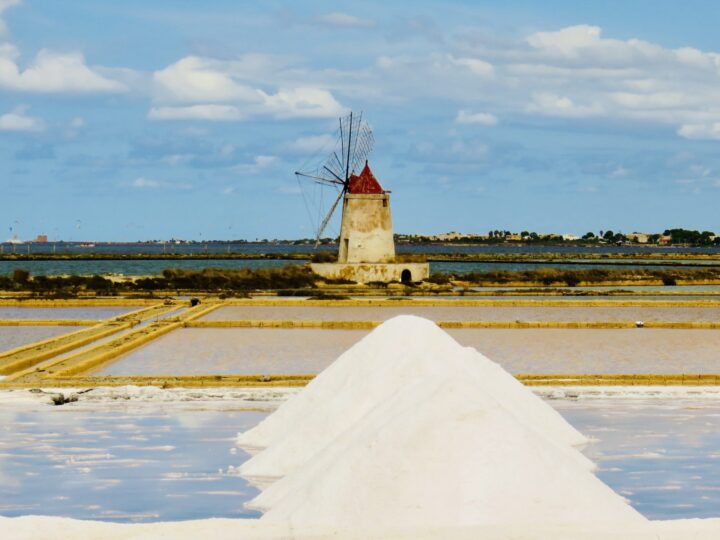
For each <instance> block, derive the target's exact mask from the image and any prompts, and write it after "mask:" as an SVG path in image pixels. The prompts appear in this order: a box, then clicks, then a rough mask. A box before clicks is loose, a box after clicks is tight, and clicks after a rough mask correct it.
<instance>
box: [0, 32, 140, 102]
mask: <svg viewBox="0 0 720 540" xmlns="http://www.w3.org/2000/svg"><path fill="white" fill-rule="evenodd" d="M18 56H19V52H18V50H17V49H16V48H15V47H14V46H13V45H11V44H9V43H4V44H2V45H1V46H0V87H2V88H6V89H9V90H17V91H26V92H39V93H55V92H68V93H85V92H123V91H126V90H127V88H126V87H125V86H124V85H123V84H121V83H119V82H117V81H114V80H111V79H108V78H106V77H104V76H102V75H100V74H99V73H97V72H96V71H94V70H93V69H92V68H90V67H89V66H88V65H87V64H86V63H85V58H84V57H83V55H82V54H81V53H79V52H70V53H61V52H56V51H51V50H48V49H42V50H41V51H39V52H38V53H37V55H36V56H35V58H34V59H33V61H32V62H31V63H30V64H29V65H28V66H27V67H26V68H25V69H24V70H22V69H20V67H19V66H18V64H17V58H18Z"/></svg>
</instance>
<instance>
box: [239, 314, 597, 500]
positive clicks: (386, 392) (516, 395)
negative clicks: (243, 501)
mask: <svg viewBox="0 0 720 540" xmlns="http://www.w3.org/2000/svg"><path fill="white" fill-rule="evenodd" d="M458 378H470V379H472V380H474V381H475V388H474V389H473V390H470V391H469V392H468V396H467V397H468V399H472V397H473V395H475V394H477V393H483V394H484V395H486V396H490V397H492V398H494V399H495V400H496V401H498V403H505V404H508V405H510V407H509V410H510V412H511V413H512V414H514V415H515V416H516V417H517V419H518V420H519V421H520V422H522V423H524V424H526V426H528V427H529V428H531V429H535V430H537V431H538V432H539V433H540V434H541V435H542V436H544V437H547V438H549V439H550V440H552V441H554V442H555V443H556V444H558V445H560V446H563V447H566V446H570V445H579V444H583V443H585V442H586V440H587V439H586V438H585V437H584V436H583V435H582V434H580V433H579V432H578V431H577V430H575V429H574V428H573V427H572V426H570V425H569V424H568V423H567V422H566V421H565V420H564V419H563V418H562V417H561V416H560V415H559V414H558V413H557V412H556V411H555V410H553V409H552V408H551V407H550V406H548V405H547V404H545V403H544V402H543V401H542V400H541V399H540V398H538V397H537V396H535V395H534V394H533V393H532V392H530V391H528V390H527V389H526V388H525V387H524V386H523V385H522V384H521V383H519V382H518V381H517V380H516V379H515V378H514V377H512V376H511V375H510V374H508V373H507V372H506V371H505V370H503V369H502V368H501V367H500V366H499V365H497V364H495V363H494V362H492V361H490V360H488V359H487V358H486V357H484V356H483V355H481V354H480V353H478V352H477V351H476V350H475V349H471V348H464V347H462V346H461V345H460V344H458V343H457V342H456V341H455V340H454V339H452V338H451V337H450V336H449V335H448V334H447V333H446V332H444V331H443V330H442V329H440V328H439V327H438V326H437V325H436V324H435V323H433V322H431V321H429V320H426V319H422V318H420V317H414V316H400V317H396V318H394V319H391V320H389V321H387V322H385V323H384V324H382V325H381V326H379V327H378V328H376V329H375V330H374V331H373V332H371V333H370V334H368V335H367V336H366V337H365V338H364V339H362V340H361V341H360V342H358V343H357V344H356V345H354V346H353V347H352V348H350V349H349V350H348V351H346V352H345V353H344V354H343V355H341V356H340V357H339V358H338V359H337V360H336V361H335V362H334V363H333V364H331V365H330V366H329V367H328V368H327V369H325V370H324V371H323V372H322V373H321V374H320V375H318V376H317V377H316V378H315V379H314V380H313V381H312V382H311V383H310V384H309V385H308V386H307V387H306V388H305V389H304V390H303V391H302V392H300V393H299V394H298V395H297V396H295V397H293V398H291V399H290V400H288V401H287V402H286V403H284V404H283V405H282V406H280V408H279V409H278V410H277V411H276V412H275V413H274V414H272V415H271V416H269V417H267V418H266V419H265V420H264V421H263V422H261V423H260V424H258V426H256V427H255V428H253V429H251V430H249V431H247V432H245V433H243V434H241V435H239V436H238V439H237V444H238V445H239V446H241V447H242V448H245V449H247V450H248V451H250V452H251V453H254V452H256V451H258V450H259V449H261V448H265V447H269V448H268V449H267V450H265V451H264V452H262V453H260V454H258V455H256V456H255V457H253V458H252V459H250V460H248V461H247V462H245V463H244V464H243V465H242V467H241V468H240V473H241V474H242V475H243V476H244V477H246V478H248V479H249V480H251V481H253V482H254V483H256V484H258V485H260V486H264V485H267V483H269V482H270V481H272V480H273V479H275V478H278V477H281V476H285V475H287V474H289V473H291V472H293V471H296V470H298V469H299V468H300V467H301V466H303V465H304V463H305V462H306V461H307V460H308V459H309V458H310V457H311V456H313V455H314V454H315V453H317V452H318V451H320V450H322V449H323V448H324V447H325V446H327V445H329V444H330V443H331V442H332V441H333V440H334V439H335V438H336V437H337V436H338V435H340V434H341V433H342V432H343V431H345V430H346V429H348V427H349V426H352V425H353V424H354V423H355V422H357V421H358V420H359V419H361V418H363V417H364V416H365V415H366V414H368V413H369V412H370V411H371V410H373V409H375V408H377V407H379V406H381V405H382V404H383V403H384V402H385V400H387V399H389V398H391V397H392V396H394V395H395V394H396V393H397V392H398V390H399V389H400V388H403V387H405V386H407V385H408V384H409V383H413V382H416V381H435V382H436V383H439V382H442V381H447V380H456V379H458ZM425 391H427V388H424V389H422V390H418V394H417V396H416V400H418V401H419V400H421V399H422V393H423V392H425ZM410 399H412V398H410ZM498 406H500V405H498ZM574 459H576V460H579V461H584V462H585V465H586V466H587V467H588V468H592V464H590V463H589V462H587V460H585V459H584V458H583V456H582V455H581V454H579V453H575V454H574Z"/></svg>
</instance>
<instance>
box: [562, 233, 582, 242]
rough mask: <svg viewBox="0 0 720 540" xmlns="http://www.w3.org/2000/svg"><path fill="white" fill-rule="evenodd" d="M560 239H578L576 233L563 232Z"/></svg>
mask: <svg viewBox="0 0 720 540" xmlns="http://www.w3.org/2000/svg"><path fill="white" fill-rule="evenodd" d="M562 239H563V240H565V241H572V240H580V237H579V236H578V235H577V234H563V235H562Z"/></svg>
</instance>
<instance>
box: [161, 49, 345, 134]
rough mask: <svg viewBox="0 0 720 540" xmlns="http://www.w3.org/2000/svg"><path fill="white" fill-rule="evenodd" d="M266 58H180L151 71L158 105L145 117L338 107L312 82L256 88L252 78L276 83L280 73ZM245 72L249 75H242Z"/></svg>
mask: <svg viewBox="0 0 720 540" xmlns="http://www.w3.org/2000/svg"><path fill="white" fill-rule="evenodd" d="M269 62H272V61H271V60H269V59H268V58H267V57H261V56H258V55H252V56H249V57H244V58H241V59H240V60H237V61H225V60H216V59H211V58H201V57H196V56H189V57H186V58H183V59H181V60H179V61H177V62H175V63H174V64H172V65H170V66H168V67H167V68H165V69H162V70H159V71H157V72H155V73H154V74H153V81H154V84H155V99H156V101H158V102H163V103H164V104H163V105H161V106H158V107H154V108H153V109H151V111H150V113H149V115H148V116H149V117H150V118H152V119H155V120H180V119H196V120H243V119H245V118H247V117H250V116H262V115H266V116H273V117H275V118H329V117H334V116H337V115H339V114H341V113H342V112H343V111H344V108H343V107H342V105H340V103H339V102H338V101H337V100H336V99H335V97H334V96H333V94H332V93H331V92H330V91H329V90H326V89H324V88H319V87H317V86H308V85H300V84H298V85H295V86H288V87H282V88H279V89H278V90H277V91H276V92H274V93H273V92H267V91H265V90H263V89H261V88H259V87H257V86H259V85H258V82H259V81H258V79H263V78H264V79H266V84H265V85H267V84H270V85H272V84H273V83H274V84H276V85H277V82H278V80H281V79H282V78H283V77H282V74H278V73H273V70H272V69H271V68H269V67H268V66H267V64H268V63H269ZM248 67H249V68H250V69H249V73H248V71H247V70H246V68H248ZM248 75H250V77H249V78H250V79H252V80H245V77H247V76H248ZM263 75H264V77H263ZM251 83H252V84H251ZM178 103H193V104H194V105H179V104H178ZM220 104H223V105H220Z"/></svg>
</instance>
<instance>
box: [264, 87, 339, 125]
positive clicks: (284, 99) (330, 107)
mask: <svg viewBox="0 0 720 540" xmlns="http://www.w3.org/2000/svg"><path fill="white" fill-rule="evenodd" d="M264 108H265V110H266V111H267V112H270V113H272V114H273V115H274V116H276V117H278V118H332V117H335V116H339V115H341V114H343V113H344V112H345V111H346V109H345V108H344V107H343V106H342V105H340V104H339V103H338V102H337V100H336V99H335V98H334V97H333V95H332V94H331V93H330V92H328V91H327V90H321V89H319V88H292V89H288V90H281V91H279V92H278V93H277V94H273V95H266V96H265V103H264Z"/></svg>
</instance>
